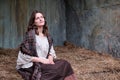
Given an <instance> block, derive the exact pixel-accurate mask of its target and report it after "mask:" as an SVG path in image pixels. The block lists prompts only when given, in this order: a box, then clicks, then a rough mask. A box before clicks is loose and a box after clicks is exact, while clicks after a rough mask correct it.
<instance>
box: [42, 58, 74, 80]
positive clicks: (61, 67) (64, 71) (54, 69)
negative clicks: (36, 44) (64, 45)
mask: <svg viewBox="0 0 120 80" xmlns="http://www.w3.org/2000/svg"><path fill="white" fill-rule="evenodd" d="M54 62H55V64H42V65H41V67H42V75H41V79H43V80H64V78H66V77H67V76H70V75H72V74H74V72H73V69H72V67H71V65H70V63H69V62H67V61H65V60H61V59H59V60H54ZM72 80H75V79H72Z"/></svg>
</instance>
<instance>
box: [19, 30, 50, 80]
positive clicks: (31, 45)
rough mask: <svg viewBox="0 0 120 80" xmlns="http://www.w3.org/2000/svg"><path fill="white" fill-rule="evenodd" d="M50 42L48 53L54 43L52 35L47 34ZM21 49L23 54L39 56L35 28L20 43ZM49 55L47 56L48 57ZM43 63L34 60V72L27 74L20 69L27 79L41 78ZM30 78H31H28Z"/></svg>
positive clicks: (36, 79) (37, 79)
mask: <svg viewBox="0 0 120 80" xmlns="http://www.w3.org/2000/svg"><path fill="white" fill-rule="evenodd" d="M47 39H48V42H49V50H48V55H49V51H50V48H51V45H52V39H51V37H50V36H47ZM20 50H21V52H22V53H23V54H27V55H30V56H35V57H38V55H37V52H36V40H35V30H34V29H31V30H30V31H29V32H27V33H26V35H25V37H24V40H23V42H22V43H21V45H20ZM48 55H47V56H46V57H48ZM40 64H41V63H37V62H34V64H33V67H34V68H33V72H32V73H30V72H26V73H27V74H26V76H25V74H24V71H23V70H22V71H20V70H19V71H18V72H19V73H20V74H21V75H23V77H24V78H25V77H26V79H25V80H39V79H40V77H41V65H40ZM28 76H29V77H28ZM28 78H30V79H28Z"/></svg>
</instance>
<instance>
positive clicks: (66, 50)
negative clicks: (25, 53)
mask: <svg viewBox="0 0 120 80" xmlns="http://www.w3.org/2000/svg"><path fill="white" fill-rule="evenodd" d="M55 51H56V54H57V56H58V57H57V58H60V59H65V60H67V61H69V62H70V63H71V65H72V67H73V69H74V72H75V74H76V76H77V78H78V80H120V59H115V58H113V57H112V56H111V55H108V54H105V53H101V54H98V53H97V52H95V51H90V50H87V49H84V48H79V47H76V46H73V45H72V46H69V47H68V45H66V47H64V46H62V47H61V46H59V47H55ZM17 55H18V49H3V48H1V49H0V73H1V74H0V80H22V78H21V76H20V75H19V74H18V73H17V71H16V69H15V66H16V59H17Z"/></svg>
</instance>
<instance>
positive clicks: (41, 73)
mask: <svg viewBox="0 0 120 80" xmlns="http://www.w3.org/2000/svg"><path fill="white" fill-rule="evenodd" d="M55 58H56V54H55V51H54V48H53V43H52V39H51V37H50V35H49V33H48V27H47V25H46V21H45V17H44V16H43V14H42V13H41V12H39V11H37V10H35V11H33V12H32V14H31V17H30V20H29V24H28V28H27V31H26V34H25V38H24V40H23V42H22V43H21V45H20V50H19V54H18V59H17V66H16V68H17V71H18V72H19V74H21V76H22V77H23V79H24V80H76V79H75V76H74V72H73V69H72V68H71V65H70V63H69V62H67V61H65V60H61V59H59V60H58V59H55Z"/></svg>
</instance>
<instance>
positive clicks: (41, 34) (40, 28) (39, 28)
mask: <svg viewBox="0 0 120 80" xmlns="http://www.w3.org/2000/svg"><path fill="white" fill-rule="evenodd" d="M38 32H39V36H44V34H43V33H42V32H43V27H38Z"/></svg>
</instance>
